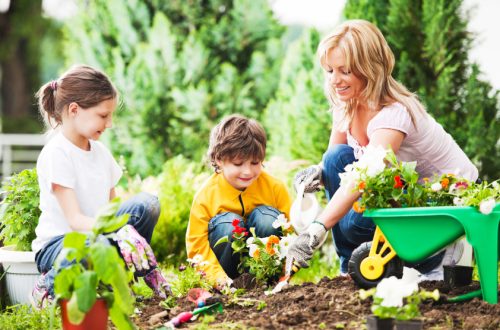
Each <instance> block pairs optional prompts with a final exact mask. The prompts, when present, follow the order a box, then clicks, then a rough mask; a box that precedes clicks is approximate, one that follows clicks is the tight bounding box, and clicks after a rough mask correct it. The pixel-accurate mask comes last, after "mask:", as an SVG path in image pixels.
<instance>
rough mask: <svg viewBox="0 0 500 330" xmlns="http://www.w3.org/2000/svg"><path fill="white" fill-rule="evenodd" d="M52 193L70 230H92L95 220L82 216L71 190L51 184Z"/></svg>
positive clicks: (73, 192)
mask: <svg viewBox="0 0 500 330" xmlns="http://www.w3.org/2000/svg"><path fill="white" fill-rule="evenodd" d="M52 191H53V192H54V195H55V196H56V199H57V201H58V202H59V206H61V209H62V210H63V213H64V216H65V217H66V220H67V221H68V224H69V226H70V227H71V229H73V230H74V231H79V232H83V231H90V230H92V226H93V225H94V223H95V219H94V218H91V217H87V216H86V215H83V214H82V212H81V210H80V205H78V200H77V198H76V194H75V191H74V190H73V189H71V188H67V187H63V186H61V185H58V184H55V183H53V184H52Z"/></svg>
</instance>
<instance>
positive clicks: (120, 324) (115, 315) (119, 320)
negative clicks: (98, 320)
mask: <svg viewBox="0 0 500 330" xmlns="http://www.w3.org/2000/svg"><path fill="white" fill-rule="evenodd" d="M109 316H110V317H111V320H112V321H113V324H114V325H116V327H117V328H118V329H119V330H129V329H135V326H134V324H133V323H132V321H131V320H130V318H129V317H127V314H125V313H124V312H123V311H122V310H121V309H120V308H119V307H118V305H117V304H114V305H113V306H112V307H111V308H110V309H109Z"/></svg>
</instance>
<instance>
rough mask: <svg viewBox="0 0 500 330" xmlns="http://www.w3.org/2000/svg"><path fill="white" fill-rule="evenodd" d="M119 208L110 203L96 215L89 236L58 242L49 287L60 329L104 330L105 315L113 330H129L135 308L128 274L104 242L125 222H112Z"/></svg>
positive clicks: (116, 202)
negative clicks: (57, 304) (58, 310)
mask: <svg viewBox="0 0 500 330" xmlns="http://www.w3.org/2000/svg"><path fill="white" fill-rule="evenodd" d="M119 205H120V202H119V200H118V199H115V200H113V201H112V202H111V203H110V204H109V205H108V206H106V208H104V209H103V210H102V211H101V212H99V215H98V216H97V221H96V224H95V225H94V228H93V230H92V232H91V233H89V234H83V233H77V232H72V233H69V234H67V235H66V236H65V238H64V243H63V244H64V248H63V250H62V252H61V254H60V256H59V258H58V260H57V261H56V267H58V268H59V269H58V272H57V275H56V277H55V283H54V291H55V294H56V300H57V301H58V302H60V304H61V315H62V319H63V328H64V329H96V330H98V329H107V320H108V311H109V316H110V317H111V321H112V322H113V323H114V325H115V326H116V327H117V328H118V329H133V328H134V325H133V323H132V322H131V320H130V318H129V316H130V315H131V314H132V313H133V311H134V302H135V301H134V298H133V294H132V291H131V289H130V287H129V282H130V281H131V280H132V279H133V274H132V273H131V272H130V271H128V270H127V268H126V266H125V263H124V261H123V260H122V258H121V257H120V255H119V253H118V251H117V249H116V248H115V247H114V246H113V245H111V244H110V243H109V240H108V237H109V236H112V235H113V234H108V233H113V232H115V231H116V230H118V229H119V228H121V227H122V226H124V225H125V224H126V223H127V220H128V217H129V215H128V214H124V215H122V216H118V217H117V216H115V214H116V211H117V210H118V207H119ZM68 262H70V265H69V266H68V265H67V263H68ZM62 263H66V265H65V266H64V267H62ZM97 323H99V324H97Z"/></svg>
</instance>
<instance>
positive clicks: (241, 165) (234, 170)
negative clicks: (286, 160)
mask: <svg viewBox="0 0 500 330" xmlns="http://www.w3.org/2000/svg"><path fill="white" fill-rule="evenodd" d="M217 165H218V166H219V168H220V170H221V172H222V175H224V178H225V179H226V181H227V182H229V184H230V185H231V186H233V187H234V188H236V189H238V190H241V191H243V190H245V189H246V188H248V187H249V186H250V185H251V184H252V182H254V181H255V180H256V179H257V178H258V177H259V175H260V172H262V162H261V161H256V160H252V159H246V160H241V159H237V158H236V159H231V160H223V161H220V160H219V161H217Z"/></svg>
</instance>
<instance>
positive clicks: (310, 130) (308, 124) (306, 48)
mask: <svg viewBox="0 0 500 330" xmlns="http://www.w3.org/2000/svg"><path fill="white" fill-rule="evenodd" d="M319 41H320V35H319V33H318V32H317V31H315V30H306V31H304V33H303V35H302V37H301V38H300V39H299V40H297V41H295V42H294V43H292V44H291V45H290V46H289V47H288V50H287V53H286V56H285V59H284V61H283V65H282V67H281V74H280V82H279V86H278V90H277V92H276V97H275V98H274V99H273V100H272V101H271V102H270V103H269V105H268V107H267V108H266V111H265V118H264V124H265V126H266V127H267V128H268V130H267V131H268V133H269V153H270V154H273V155H279V156H282V157H284V158H286V159H289V160H290V159H306V160H311V161H314V162H318V161H319V160H320V159H321V156H322V154H323V152H324V151H325V150H326V148H327V146H328V139H329V136H330V129H331V122H332V118H331V115H330V114H329V113H328V109H329V105H328V102H327V99H326V97H325V95H324V93H323V73H322V70H321V68H320V65H319V61H318V60H317V57H316V48H317V46H318V44H319Z"/></svg>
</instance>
